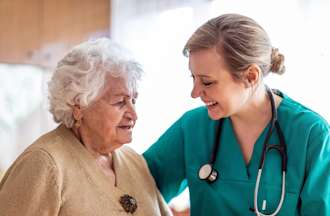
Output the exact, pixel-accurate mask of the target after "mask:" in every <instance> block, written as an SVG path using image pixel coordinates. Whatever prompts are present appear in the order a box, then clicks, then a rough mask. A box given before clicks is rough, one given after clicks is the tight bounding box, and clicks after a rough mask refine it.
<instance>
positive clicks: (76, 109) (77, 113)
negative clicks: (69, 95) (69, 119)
mask: <svg viewBox="0 0 330 216" xmlns="http://www.w3.org/2000/svg"><path fill="white" fill-rule="evenodd" d="M72 115H73V118H74V120H75V123H74V126H75V127H76V128H79V127H80V125H81V119H82V117H83V115H82V110H81V107H80V105H74V106H72Z"/></svg>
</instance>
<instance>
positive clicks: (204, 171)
mask: <svg viewBox="0 0 330 216" xmlns="http://www.w3.org/2000/svg"><path fill="white" fill-rule="evenodd" d="M265 87H266V91H267V94H268V96H269V99H270V103H271V111H272V116H271V120H270V127H269V129H268V131H267V134H266V138H265V141H264V145H263V150H262V155H261V159H260V162H259V168H258V175H257V179H256V185H255V189H254V211H255V213H256V214H257V215H258V216H275V215H277V214H278V212H279V211H280V210H281V208H282V205H283V202H284V198H285V184H286V181H285V180H286V171H287V160H288V156H287V151H286V143H285V139H284V135H283V132H282V130H281V127H280V125H279V122H278V121H277V110H276V107H275V100H274V96H273V93H272V90H271V89H270V88H269V87H268V86H265ZM222 125H223V119H220V120H219V125H218V127H217V131H216V139H215V145H214V147H213V151H212V155H211V160H210V161H209V163H207V164H205V165H202V166H201V167H200V169H199V173H198V176H199V178H200V179H201V180H205V181H207V182H208V183H213V182H215V181H216V180H217V178H218V171H217V170H216V169H215V168H214V167H213V166H214V164H215V162H216V159H217V158H216V155H217V153H218V151H219V146H220V136H221V131H222ZM274 128H276V132H277V134H278V137H279V141H280V144H279V145H271V144H268V142H269V140H270V137H271V135H272V132H273V130H274ZM272 149H275V150H277V151H278V152H279V154H280V156H281V162H282V167H281V170H282V189H281V198H280V201H279V203H278V206H277V208H276V210H275V211H274V212H273V213H271V214H263V213H261V212H259V209H258V192H259V185H260V179H261V176H262V171H263V167H264V162H265V160H266V155H267V152H268V151H270V150H272Z"/></svg>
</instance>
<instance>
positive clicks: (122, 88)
mask: <svg viewBox="0 0 330 216" xmlns="http://www.w3.org/2000/svg"><path fill="white" fill-rule="evenodd" d="M105 91H106V92H105V94H106V95H111V96H117V95H118V96H120V95H128V96H132V95H135V94H136V88H135V86H134V85H133V84H132V83H130V82H129V81H128V79H127V78H125V77H113V76H108V77H107V79H106V84H105Z"/></svg>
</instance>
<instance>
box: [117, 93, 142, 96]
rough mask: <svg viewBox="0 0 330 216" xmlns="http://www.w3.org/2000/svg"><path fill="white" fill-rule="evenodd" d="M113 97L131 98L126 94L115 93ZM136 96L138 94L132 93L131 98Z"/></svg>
mask: <svg viewBox="0 0 330 216" xmlns="http://www.w3.org/2000/svg"><path fill="white" fill-rule="evenodd" d="M113 96H115V97H122V96H124V97H131V96H130V95H128V94H126V93H117V94H114V95H113ZM137 96H138V93H134V94H133V97H137Z"/></svg>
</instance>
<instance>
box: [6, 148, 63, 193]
mask: <svg viewBox="0 0 330 216" xmlns="http://www.w3.org/2000/svg"><path fill="white" fill-rule="evenodd" d="M56 176H58V169H57V166H56V163H55V162H54V160H53V158H52V157H51V155H50V154H49V153H48V152H46V151H44V150H42V149H33V150H31V149H27V150H26V151H24V152H23V153H22V154H21V155H20V156H19V157H18V158H17V159H16V160H15V161H14V163H13V164H12V165H11V166H10V168H9V169H8V171H7V172H6V174H5V176H3V179H2V184H5V182H6V181H7V180H8V179H10V181H11V182H13V181H14V182H16V183H17V184H21V183H22V182H25V183H28V182H30V183H31V182H33V184H38V182H40V183H42V182H46V181H54V182H56V181H57V178H56ZM0 188H1V185H0Z"/></svg>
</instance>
